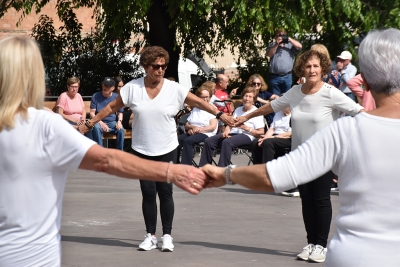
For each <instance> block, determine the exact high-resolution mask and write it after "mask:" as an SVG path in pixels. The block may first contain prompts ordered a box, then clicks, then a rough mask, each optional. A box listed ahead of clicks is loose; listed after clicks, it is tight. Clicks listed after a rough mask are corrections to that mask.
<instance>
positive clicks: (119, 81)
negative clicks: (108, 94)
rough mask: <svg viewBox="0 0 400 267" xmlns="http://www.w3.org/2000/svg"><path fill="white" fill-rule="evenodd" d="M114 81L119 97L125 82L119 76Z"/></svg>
mask: <svg viewBox="0 0 400 267" xmlns="http://www.w3.org/2000/svg"><path fill="white" fill-rule="evenodd" d="M114 81H115V85H116V88H115V93H116V94H118V95H119V92H120V91H121V88H122V87H123V86H124V81H123V80H122V78H121V77H119V76H115V77H114Z"/></svg>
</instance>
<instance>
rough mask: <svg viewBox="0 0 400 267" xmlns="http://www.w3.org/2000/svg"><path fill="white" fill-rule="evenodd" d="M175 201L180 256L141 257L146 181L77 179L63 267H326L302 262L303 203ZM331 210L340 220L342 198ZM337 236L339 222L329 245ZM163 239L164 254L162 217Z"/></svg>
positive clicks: (259, 197) (269, 198)
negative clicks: (142, 186) (142, 184)
mask: <svg viewBox="0 0 400 267" xmlns="http://www.w3.org/2000/svg"><path fill="white" fill-rule="evenodd" d="M198 159H199V158H198V156H197V158H196V161H198ZM247 161H248V160H247V157H246V156H245V155H243V154H240V155H234V156H233V157H232V162H233V163H234V164H238V165H247ZM174 201H175V217H174V223H173V229H172V237H173V238H174V245H175V250H174V251H173V252H161V251H160V250H159V249H154V250H152V251H138V250H137V247H138V245H139V244H140V243H141V242H142V241H143V239H144V236H145V234H146V231H145V225H144V221H143V216H142V210H141V192H140V185H139V181H137V180H127V179H122V178H117V177H114V176H110V175H107V174H102V173H96V172H91V171H82V170H79V171H77V172H73V173H70V174H69V177H68V181H67V184H66V189H65V195H64V202H63V217H62V227H61V235H62V266H65V267H67V266H68V267H72V266H74V267H75V266H165V267H168V266H207V267H214V266H215V267H224V266H235V267H236V266H249V267H258V266H299V267H302V266H312V267H314V266H315V267H316V266H323V264H316V263H308V262H303V261H298V260H296V259H295V257H296V254H297V253H299V252H300V251H301V250H302V247H303V246H305V245H307V242H306V234H305V230H304V224H303V220H302V216H301V203H300V199H299V198H291V197H285V196H282V195H280V194H275V193H262V192H256V191H252V190H248V189H246V188H243V187H241V186H238V185H233V186H224V187H221V188H213V189H206V190H203V191H202V192H201V193H200V194H199V195H197V196H194V195H191V194H189V193H186V192H184V191H182V190H181V189H179V188H177V187H174ZM332 205H333V215H334V216H333V217H335V216H336V214H337V210H338V206H339V201H338V193H337V192H334V193H332ZM334 228H335V227H334V221H332V225H331V233H330V237H332V234H333V233H334ZM156 234H157V238H158V240H159V247H161V234H162V230H161V221H160V218H159V216H158V224H157V233H156ZM328 253H329V252H328Z"/></svg>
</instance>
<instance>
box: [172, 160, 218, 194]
mask: <svg viewBox="0 0 400 267" xmlns="http://www.w3.org/2000/svg"><path fill="white" fill-rule="evenodd" d="M168 175H169V176H168V177H170V181H171V182H172V183H174V184H175V185H176V186H177V187H179V188H181V189H183V190H185V191H187V192H189V193H191V194H194V195H197V194H198V193H200V191H201V190H202V189H203V188H204V187H205V186H206V185H207V184H208V183H209V182H210V179H209V178H208V177H207V176H206V174H205V173H204V172H203V171H201V170H200V169H197V168H195V167H193V166H189V165H185V164H171V166H170V171H169V174H168Z"/></svg>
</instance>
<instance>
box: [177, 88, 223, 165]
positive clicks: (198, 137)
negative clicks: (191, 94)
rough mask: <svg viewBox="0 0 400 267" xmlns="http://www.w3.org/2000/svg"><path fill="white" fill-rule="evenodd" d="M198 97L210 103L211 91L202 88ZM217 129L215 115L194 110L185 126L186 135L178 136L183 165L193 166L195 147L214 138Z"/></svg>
mask: <svg viewBox="0 0 400 267" xmlns="http://www.w3.org/2000/svg"><path fill="white" fill-rule="evenodd" d="M196 96H198V97H199V98H201V99H203V100H204V101H206V102H210V96H211V90H209V89H208V88H207V87H205V86H200V87H199V88H198V89H197V90H196ZM217 127H218V120H217V118H215V116H214V115H212V114H210V113H208V112H206V111H204V110H200V109H198V108H194V109H193V110H192V112H191V114H190V116H189V117H188V119H187V123H186V124H185V133H183V134H181V135H179V136H178V141H179V149H181V148H182V158H181V163H182V164H187V165H191V164H192V159H193V147H194V145H196V144H199V143H201V142H204V140H205V139H206V138H208V137H210V136H214V135H215V134H216V133H217ZM178 153H179V152H178Z"/></svg>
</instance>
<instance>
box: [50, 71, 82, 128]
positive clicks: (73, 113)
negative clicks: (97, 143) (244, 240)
mask: <svg viewBox="0 0 400 267" xmlns="http://www.w3.org/2000/svg"><path fill="white" fill-rule="evenodd" d="M79 86H80V80H79V79H78V78H76V77H71V78H69V79H68V80H67V91H66V92H64V93H62V94H61V95H60V96H59V97H58V100H57V112H58V113H59V114H61V116H62V117H63V118H64V119H65V120H66V121H67V122H69V123H70V124H72V125H73V126H74V128H75V129H76V128H78V125H81V124H83V123H84V122H85V119H86V111H85V104H84V103H83V99H82V96H81V95H80V94H79V93H78V90H79Z"/></svg>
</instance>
